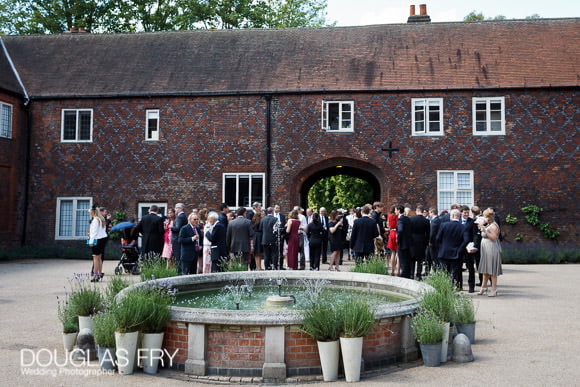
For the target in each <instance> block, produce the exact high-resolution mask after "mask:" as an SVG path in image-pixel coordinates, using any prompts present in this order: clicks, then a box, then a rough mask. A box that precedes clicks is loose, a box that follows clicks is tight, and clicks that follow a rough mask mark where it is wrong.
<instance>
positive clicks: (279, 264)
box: [274, 204, 286, 270]
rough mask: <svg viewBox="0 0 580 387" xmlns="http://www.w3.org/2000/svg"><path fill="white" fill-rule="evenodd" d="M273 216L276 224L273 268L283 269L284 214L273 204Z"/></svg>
mask: <svg viewBox="0 0 580 387" xmlns="http://www.w3.org/2000/svg"><path fill="white" fill-rule="evenodd" d="M274 217H275V218H276V224H277V225H278V233H277V236H276V237H277V241H276V254H277V256H278V259H274V269H275V270H284V236H285V235H286V216H284V214H283V213H281V212H280V206H279V205H277V204H276V205H275V206H274Z"/></svg>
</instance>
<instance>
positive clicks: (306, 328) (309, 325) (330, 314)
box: [302, 305, 342, 341]
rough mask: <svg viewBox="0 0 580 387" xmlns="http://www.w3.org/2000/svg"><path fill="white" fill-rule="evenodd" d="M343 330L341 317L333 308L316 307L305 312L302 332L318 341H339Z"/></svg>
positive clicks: (325, 306) (327, 306)
mask: <svg viewBox="0 0 580 387" xmlns="http://www.w3.org/2000/svg"><path fill="white" fill-rule="evenodd" d="M341 329H342V321H341V316H340V314H339V313H338V311H337V310H336V309H335V308H333V307H332V306H329V305H324V306H315V307H313V308H310V309H306V310H305V311H304V314H303V321H302V331H303V332H304V333H306V334H308V335H310V336H312V338H314V339H315V340H317V341H335V340H338V338H339V336H340V331H341Z"/></svg>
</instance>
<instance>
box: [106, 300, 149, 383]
mask: <svg viewBox="0 0 580 387" xmlns="http://www.w3.org/2000/svg"><path fill="white" fill-rule="evenodd" d="M123 296H124V297H123V298H122V299H121V300H120V301H119V302H118V303H117V305H116V306H115V307H114V309H113V313H112V314H113V316H114V319H115V325H116V327H117V330H116V331H115V347H116V351H115V354H116V356H117V368H118V370H119V374H120V375H129V374H132V373H133V371H134V370H135V359H136V355H137V339H138V338H139V327H140V326H141V324H142V323H143V321H145V320H146V319H147V318H148V316H147V314H146V313H147V311H146V310H145V309H144V308H143V302H144V299H145V297H143V295H142V293H141V292H140V291H138V290H133V291H129V292H127V293H126V294H124V295H123Z"/></svg>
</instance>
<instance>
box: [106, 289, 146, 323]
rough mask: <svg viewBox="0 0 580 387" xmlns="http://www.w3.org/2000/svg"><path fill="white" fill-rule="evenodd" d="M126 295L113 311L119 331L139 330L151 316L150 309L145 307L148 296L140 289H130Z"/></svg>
mask: <svg viewBox="0 0 580 387" xmlns="http://www.w3.org/2000/svg"><path fill="white" fill-rule="evenodd" d="M124 296H125V297H123V298H122V299H121V301H120V302H119V303H118V304H116V305H115V307H114V308H113V311H112V315H113V318H114V319H115V325H116V327H117V332H120V333H127V332H135V331H138V330H139V328H140V327H141V325H142V324H143V322H144V321H145V320H147V318H148V317H149V316H148V313H149V311H148V309H147V308H145V307H143V302H144V300H145V299H146V297H145V296H144V295H143V293H142V292H139V291H138V290H132V291H129V292H127V293H126V294H124Z"/></svg>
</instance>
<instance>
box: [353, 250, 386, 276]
mask: <svg viewBox="0 0 580 387" xmlns="http://www.w3.org/2000/svg"><path fill="white" fill-rule="evenodd" d="M350 271H352V272H355V273H369V274H383V275H388V274H389V269H388V268H387V265H386V264H385V260H384V259H383V257H381V256H380V255H375V254H373V255H371V256H370V257H369V258H368V259H367V260H365V261H364V262H361V263H359V264H357V265H355V266H354V267H353V268H352V269H351V270H350Z"/></svg>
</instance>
